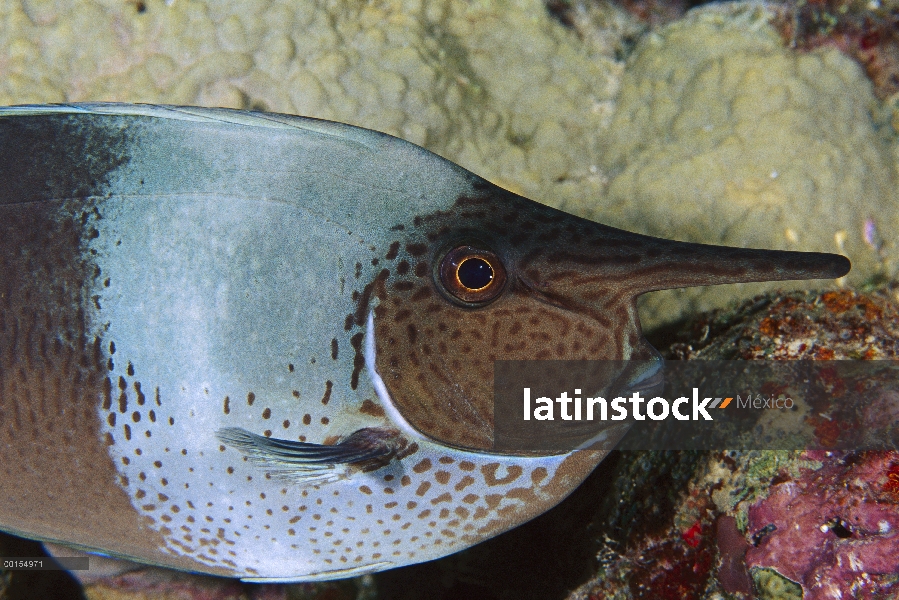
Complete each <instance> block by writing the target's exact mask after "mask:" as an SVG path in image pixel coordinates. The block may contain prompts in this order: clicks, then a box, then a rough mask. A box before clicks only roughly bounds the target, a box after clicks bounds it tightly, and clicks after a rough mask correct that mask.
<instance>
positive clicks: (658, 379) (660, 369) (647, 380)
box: [618, 355, 665, 396]
mask: <svg viewBox="0 0 899 600" xmlns="http://www.w3.org/2000/svg"><path fill="white" fill-rule="evenodd" d="M635 371H636V372H635ZM618 381H619V382H620V386H619V387H618V389H620V390H621V391H622V393H624V394H634V393H637V394H642V395H644V396H655V395H658V394H660V393H661V392H662V390H663V389H664V388H665V361H663V360H662V357H661V356H658V355H655V356H653V357H652V358H650V359H645V360H634V361H630V362H629V364H628V367H627V368H626V370H625V372H624V373H622V375H621V377H620V378H619V380H618Z"/></svg>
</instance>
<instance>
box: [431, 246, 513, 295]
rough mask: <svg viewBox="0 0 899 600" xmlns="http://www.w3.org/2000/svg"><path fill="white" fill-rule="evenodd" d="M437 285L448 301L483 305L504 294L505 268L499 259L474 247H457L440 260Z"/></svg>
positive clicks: (486, 251)
mask: <svg viewBox="0 0 899 600" xmlns="http://www.w3.org/2000/svg"><path fill="white" fill-rule="evenodd" d="M438 276H439V279H440V285H441V286H442V287H443V289H444V290H445V291H446V292H447V293H448V294H449V295H450V297H451V298H450V299H454V300H457V301H459V302H460V303H462V304H467V305H471V304H477V305H479V304H485V303H487V302H489V301H491V300H493V299H494V298H496V297H497V296H499V294H500V292H502V291H503V287H504V286H505V283H506V269H505V267H503V263H502V261H500V259H499V257H498V256H497V255H496V254H494V253H493V252H490V251H489V250H482V249H480V248H476V247H474V246H468V245H465V246H457V247H456V248H453V249H452V250H450V251H449V252H447V253H446V256H444V257H443V260H442V261H440V269H439V272H438Z"/></svg>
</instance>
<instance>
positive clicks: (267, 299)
mask: <svg viewBox="0 0 899 600" xmlns="http://www.w3.org/2000/svg"><path fill="white" fill-rule="evenodd" d="M849 268H850V264H849V261H848V259H846V258H845V257H843V256H839V255H832V254H821V253H800V252H785V251H771V250H755V249H741V248H727V247H716V246H708V245H701V244H693V243H684V242H678V241H670V240H663V239H656V238H651V237H647V236H643V235H638V234H634V233H629V232H626V231H622V230H619V229H614V228H611V227H608V226H605V225H602V224H599V223H595V222H592V221H589V220H585V219H582V218H579V217H576V216H573V215H570V214H567V213H565V212H562V211H559V210H556V209H553V208H550V207H548V206H545V205H543V204H539V203H537V202H534V201H532V200H529V199H526V198H523V197H521V196H519V195H516V194H514V193H511V192H509V191H506V190H504V189H501V188H500V187H497V186H496V185H493V184H492V183H490V182H488V181H486V180H485V179H483V178H481V177H478V176H477V175H474V174H473V173H471V172H469V171H467V170H465V169H463V168H461V167H459V166H457V165H455V164H454V163H452V162H450V161H448V160H445V159H443V158H441V157H439V156H437V155H435V154H433V153H431V152H429V151H427V150H425V149H423V148H421V147H418V146H416V145H414V144H411V143H408V142H405V141H403V140H400V139H397V138H394V137H391V136H389V135H386V134H382V133H378V132H375V131H370V130H366V129H362V128H358V127H354V126H350V125H345V124H340V123H334V122H328V121H321V120H316V119H311V118H304V117H298V116H289V115H281V114H273V113H263V112H245V111H236V110H228V109H215V108H196V107H177V106H153V105H128V104H106V103H94V104H68V105H32V106H14V107H4V108H0V487H2V489H3V494H2V495H0V529H2V530H5V531H8V532H11V533H13V534H16V535H20V536H24V537H28V538H32V539H36V540H41V541H44V542H48V543H52V544H61V545H62V546H63V547H65V548H71V549H74V550H80V551H85V552H88V553H97V554H101V555H103V556H110V557H115V558H121V559H127V560H131V561H136V562H139V563H142V564H147V565H155V566H162V567H169V568H173V569H180V570H183V571H191V572H197V573H208V574H214V575H221V576H227V577H234V578H241V579H243V580H245V581H251V582H289V581H290V582H292V581H315V580H327V579H335V578H342V577H349V576H353V575H359V574H363V573H370V572H374V571H379V570H384V569H390V568H394V567H399V566H402V565H408V564H412V563H417V562H422V561H427V560H431V559H435V558H438V557H441V556H445V555H447V554H450V553H453V552H457V551H459V550H461V549H464V548H466V547H468V546H471V545H473V544H476V543H478V542H480V541H482V540H485V539H487V538H490V537H492V536H495V535H497V534H499V533H502V532H504V531H506V530H508V529H510V528H512V527H515V526H516V525H518V524H520V523H523V522H525V521H527V520H529V519H531V518H533V517H535V516H536V515H539V514H540V513H542V512H544V511H546V510H548V509H549V508H550V507H552V506H554V505H555V504H557V503H558V502H559V501H560V500H562V499H563V498H564V497H565V496H566V495H567V494H569V493H570V492H571V491H572V490H573V489H575V488H576V487H577V486H578V485H579V483H580V482H581V481H582V480H583V479H584V478H585V477H586V476H587V475H588V474H589V473H590V472H591V471H592V470H593V468H594V467H595V466H596V465H597V464H598V463H599V462H600V461H601V460H602V458H603V457H604V456H605V455H606V454H607V453H608V452H609V451H610V450H611V449H612V448H613V447H614V445H615V443H616V442H617V440H618V439H619V438H620V435H621V432H617V431H612V432H605V437H603V433H604V432H602V431H598V432H597V436H598V437H597V438H596V440H594V442H595V443H593V444H592V445H590V446H589V447H585V448H580V449H576V450H572V451H561V452H555V453H547V454H546V455H539V454H534V453H527V452H521V453H518V452H514V451H509V450H503V451H500V450H496V449H495V448H494V444H493V441H494V440H493V434H494V422H493V412H492V411H493V407H492V401H493V393H492V392H493V390H492V385H493V379H492V378H493V370H492V369H493V364H494V361H497V360H533V359H538V360H543V359H577V360H580V359H585V360H592V359H614V360H638V359H639V360H644V361H648V364H650V365H654V367H653V368H650V369H648V370H644V371H643V372H641V373H640V374H639V375H635V376H634V379H633V381H631V382H630V383H631V384H632V385H634V386H637V385H639V384H640V383H641V382H643V383H645V382H646V380H647V379H652V378H653V377H657V375H658V365H660V364H661V361H660V359H659V353H658V352H657V351H656V350H655V349H654V348H652V347H651V345H650V344H649V343H648V342H647V341H646V339H645V338H644V336H643V334H642V332H641V328H640V321H639V316H638V314H637V309H636V298H637V297H638V296H639V295H640V294H643V293H646V292H649V291H654V290H661V289H667V288H677V287H686V286H703V285H717V284H728V283H736V282H748V281H779V280H789V279H815V278H819V279H830V278H836V277H840V276H842V275H845V273H846V272H847V271H848V270H849Z"/></svg>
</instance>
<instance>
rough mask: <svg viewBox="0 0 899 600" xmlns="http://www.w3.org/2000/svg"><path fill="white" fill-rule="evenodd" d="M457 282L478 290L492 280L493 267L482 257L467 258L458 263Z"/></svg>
mask: <svg viewBox="0 0 899 600" xmlns="http://www.w3.org/2000/svg"><path fill="white" fill-rule="evenodd" d="M458 275H459V282H460V283H461V284H462V285H464V286H465V287H467V288H468V289H470V290H479V289H481V288H483V287H487V285H488V284H489V283H490V282H491V281H492V280H493V269H491V268H490V265H489V264H487V261H486V260H484V259H482V258H469V259H468V260H466V261H464V262H463V263H462V264H461V265H459V271H458Z"/></svg>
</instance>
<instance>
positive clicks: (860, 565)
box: [746, 451, 899, 600]
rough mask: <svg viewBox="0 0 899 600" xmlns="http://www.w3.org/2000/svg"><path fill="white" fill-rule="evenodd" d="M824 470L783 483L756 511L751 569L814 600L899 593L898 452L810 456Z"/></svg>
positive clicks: (805, 472)
mask: <svg viewBox="0 0 899 600" xmlns="http://www.w3.org/2000/svg"><path fill="white" fill-rule="evenodd" d="M807 457H808V458H810V459H814V460H820V461H821V462H823V463H824V466H823V467H821V468H820V469H818V470H815V471H811V470H803V471H802V473H801V475H800V476H799V477H796V478H793V477H789V476H787V475H781V476H779V477H777V480H778V483H776V484H774V485H772V486H771V490H770V493H769V494H768V497H767V498H765V499H764V500H761V501H759V502H757V503H756V504H754V505H753V506H751V507H750V509H749V527H748V532H749V534H750V536H752V539H753V542H754V544H755V547H752V548H750V549H749V550H748V551H747V552H746V565H747V566H748V567H750V568H752V567H767V568H771V569H774V570H775V571H777V572H778V573H780V574H781V575H783V576H784V577H786V578H788V579H790V580H792V581H795V582H797V583H799V584H800V585H801V586H802V588H803V591H804V595H803V598H805V599H806V600H825V599H827V600H830V599H838V598H843V599H845V598H880V597H883V594H885V593H889V592H896V591H899V552H897V548H899V500H897V498H896V497H895V496H894V495H893V494H891V493H890V491H889V489H890V482H891V479H890V476H891V473H893V472H894V471H895V470H896V463H897V462H899V453H897V452H866V453H858V454H842V453H824V452H820V451H819V452H809V453H807Z"/></svg>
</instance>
